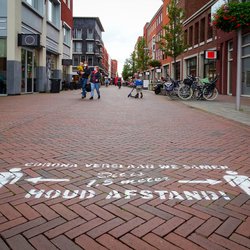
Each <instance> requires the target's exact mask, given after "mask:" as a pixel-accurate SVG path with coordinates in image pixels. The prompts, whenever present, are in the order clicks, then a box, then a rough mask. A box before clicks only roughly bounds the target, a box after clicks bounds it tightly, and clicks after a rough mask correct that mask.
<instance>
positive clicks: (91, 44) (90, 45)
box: [87, 43, 94, 53]
mask: <svg viewBox="0 0 250 250" xmlns="http://www.w3.org/2000/svg"><path fill="white" fill-rule="evenodd" d="M87 52H89V53H93V52H94V44H93V43H87Z"/></svg>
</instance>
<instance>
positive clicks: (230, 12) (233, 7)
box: [212, 2, 250, 32]
mask: <svg viewBox="0 0 250 250" xmlns="http://www.w3.org/2000/svg"><path fill="white" fill-rule="evenodd" d="M212 24H213V25H214V26H215V27H216V28H217V29H220V30H222V31H224V32H231V31H233V30H237V29H238V28H240V27H247V26H250V2H244V3H237V2H231V3H228V4H224V5H222V6H221V7H220V8H219V9H218V10H217V11H216V13H215V14H214V15H213V21H212Z"/></svg>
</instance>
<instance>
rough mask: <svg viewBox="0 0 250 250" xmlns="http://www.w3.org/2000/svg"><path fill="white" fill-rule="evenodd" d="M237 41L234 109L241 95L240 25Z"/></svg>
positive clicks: (238, 108)
mask: <svg viewBox="0 0 250 250" xmlns="http://www.w3.org/2000/svg"><path fill="white" fill-rule="evenodd" d="M239 2H241V0H240V1H239ZM237 37H238V43H237V46H238V48H237V83H236V110H237V111H239V110H240V96H241V77H242V76H241V70H242V69H241V66H242V61H241V57H242V50H241V45H242V28H241V27H240V28H239V29H238V31H237Z"/></svg>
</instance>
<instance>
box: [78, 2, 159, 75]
mask: <svg viewBox="0 0 250 250" xmlns="http://www.w3.org/2000/svg"><path fill="white" fill-rule="evenodd" d="M73 3H74V6H73V15H74V17H99V18H100V21H101V23H102V26H103V28H104V30H105V32H103V33H102V40H103V42H104V46H105V48H106V49H107V51H108V53H109V56H110V57H111V58H112V59H116V60H117V61H118V73H119V74H120V75H121V72H122V69H123V65H124V62H125V60H126V59H127V58H129V57H130V55H131V53H132V52H133V50H134V46H135V43H136V41H137V38H138V37H139V36H142V35H143V27H144V25H145V24H146V22H149V21H150V20H151V19H152V18H153V16H154V14H155V13H156V12H157V10H158V9H159V8H160V6H161V4H162V0H94V1H85V0H74V1H73Z"/></svg>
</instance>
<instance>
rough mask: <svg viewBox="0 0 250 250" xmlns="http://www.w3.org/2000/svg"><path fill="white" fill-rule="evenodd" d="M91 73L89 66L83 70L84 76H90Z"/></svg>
mask: <svg viewBox="0 0 250 250" xmlns="http://www.w3.org/2000/svg"><path fill="white" fill-rule="evenodd" d="M90 73H91V72H90V69H89V68H88V67H85V68H84V70H83V74H82V78H88V77H89V75H90Z"/></svg>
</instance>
